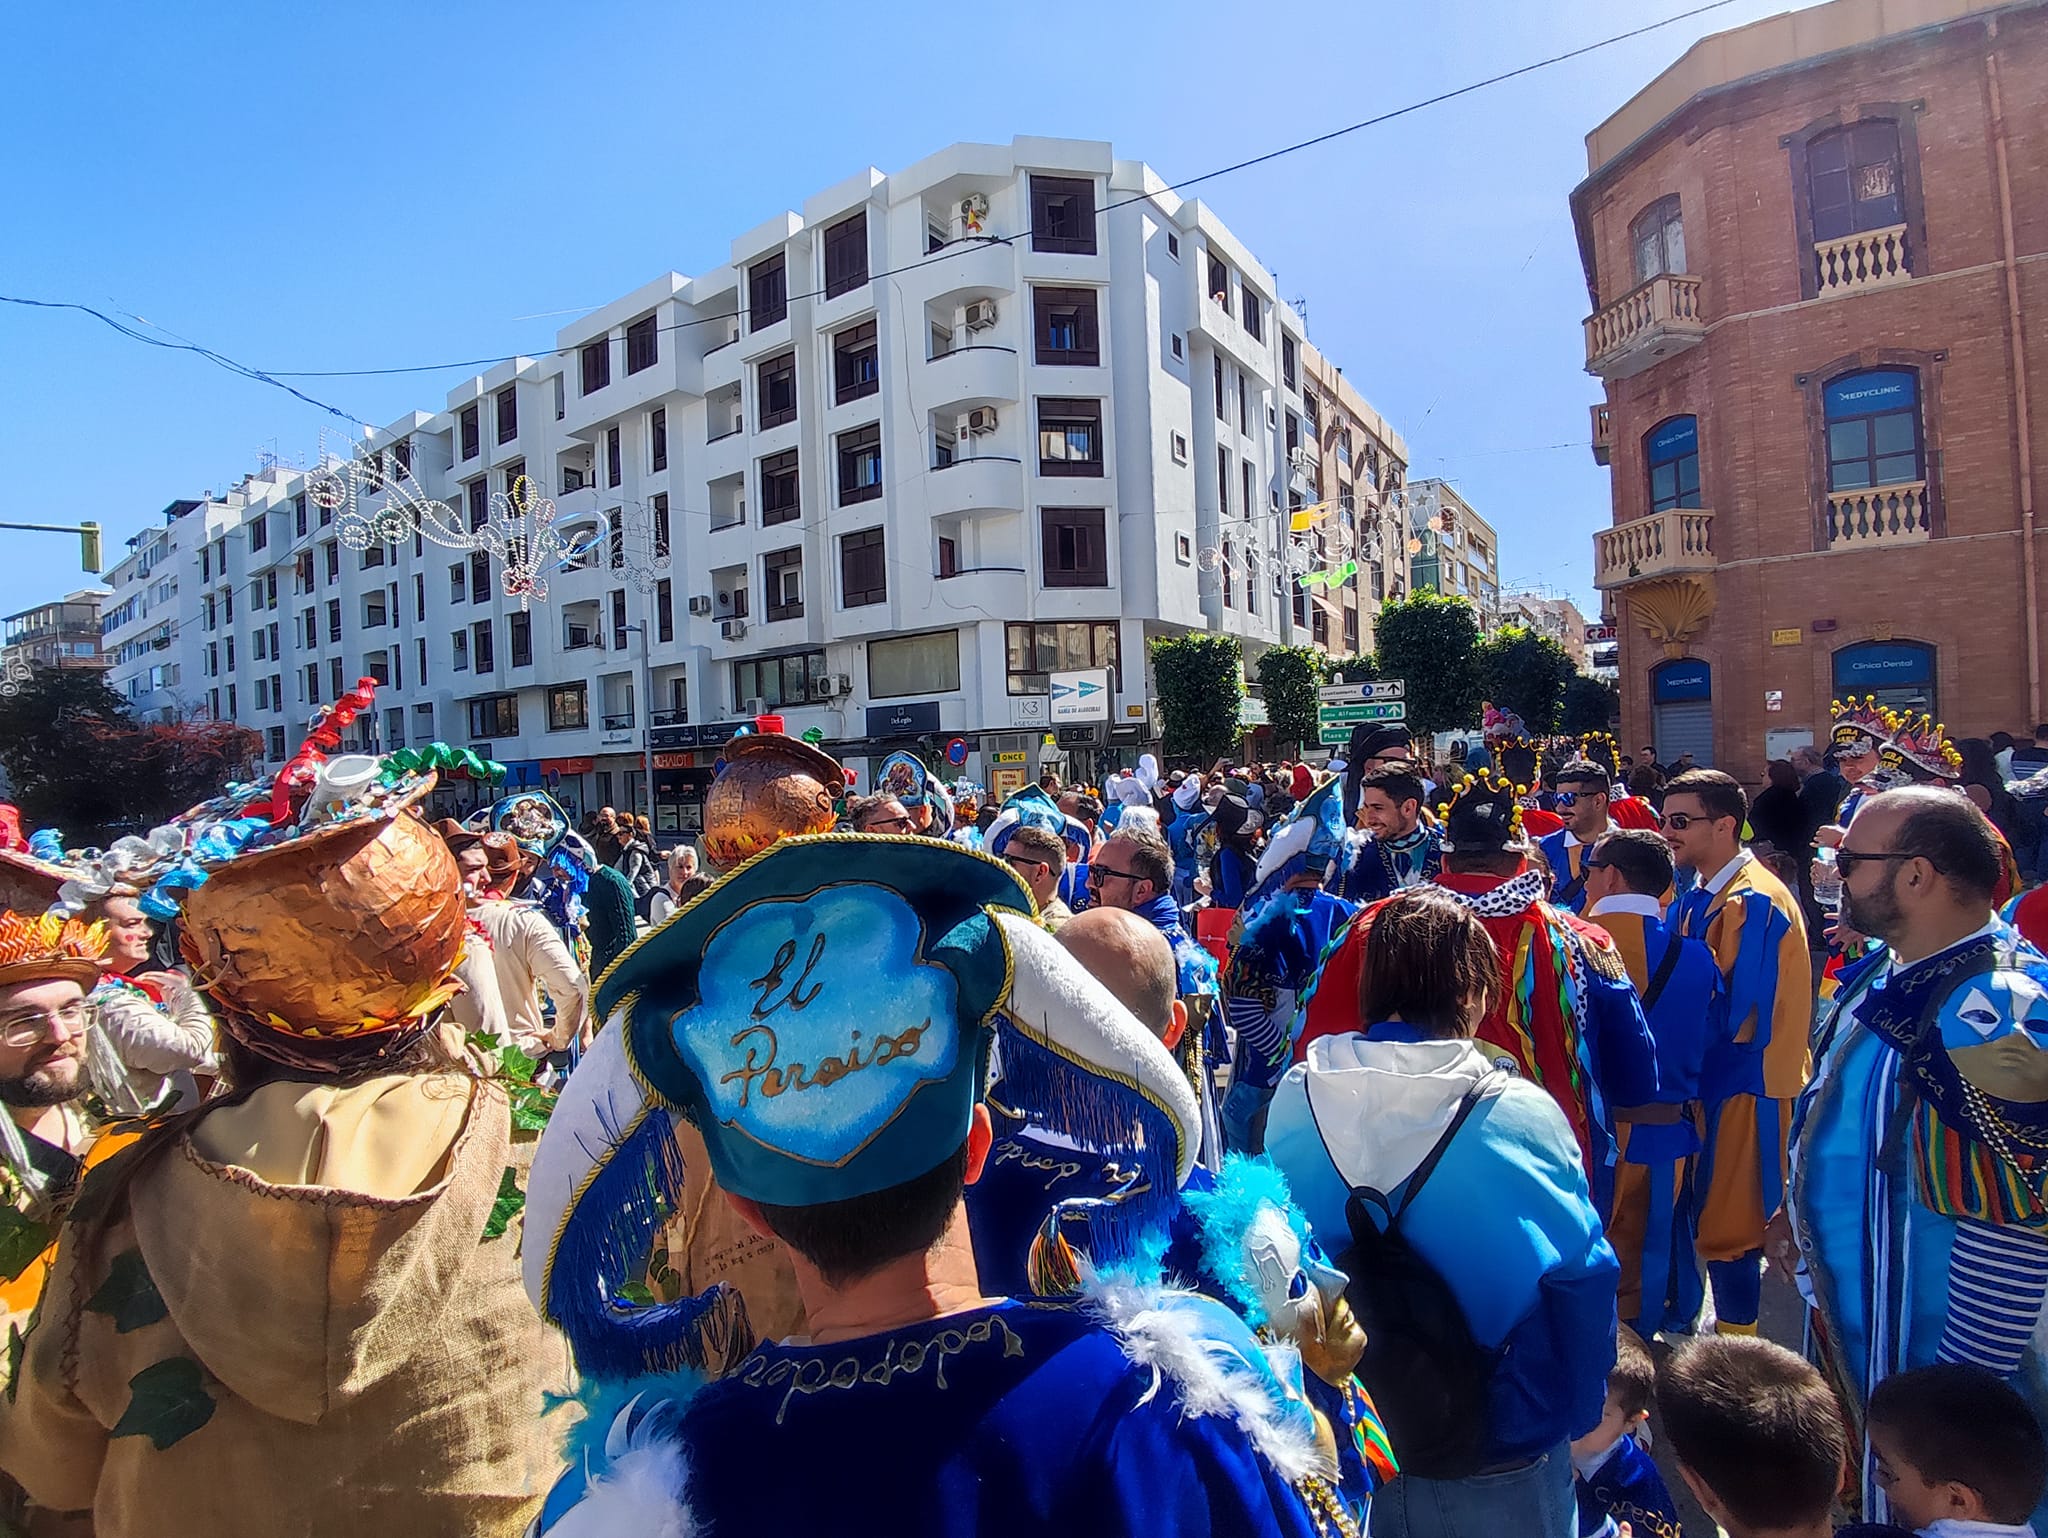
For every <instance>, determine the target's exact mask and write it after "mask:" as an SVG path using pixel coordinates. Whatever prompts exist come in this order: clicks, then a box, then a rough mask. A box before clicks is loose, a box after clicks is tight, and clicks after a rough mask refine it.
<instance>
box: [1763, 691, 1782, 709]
mask: <svg viewBox="0 0 2048 1538" xmlns="http://www.w3.org/2000/svg"><path fill="white" fill-rule="evenodd" d="M1784 708H1785V691H1784V690H1783V689H1766V690H1764V709H1766V710H1783V709H1784Z"/></svg>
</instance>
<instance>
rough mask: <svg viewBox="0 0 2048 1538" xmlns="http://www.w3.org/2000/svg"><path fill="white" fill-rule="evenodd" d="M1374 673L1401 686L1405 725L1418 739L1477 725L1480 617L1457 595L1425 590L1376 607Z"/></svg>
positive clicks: (1479, 695)
mask: <svg viewBox="0 0 2048 1538" xmlns="http://www.w3.org/2000/svg"><path fill="white" fill-rule="evenodd" d="M1378 634H1379V650H1378V651H1377V652H1376V653H1375V654H1374V657H1375V660H1376V661H1377V662H1378V664H1379V676H1380V677H1381V678H1386V679H1395V678H1398V679H1400V680H1401V681H1402V682H1403V683H1404V684H1405V685H1406V686H1407V689H1406V693H1405V695H1404V698H1405V699H1406V700H1407V703H1408V729H1409V731H1411V732H1412V733H1414V734H1415V735H1416V736H1417V737H1433V736H1435V735H1436V734H1437V733H1438V732H1452V731H1460V730H1463V729H1464V728H1467V727H1472V726H1476V725H1478V724H1479V702H1480V699H1481V698H1482V696H1481V694H1480V691H1479V670H1478V664H1477V662H1476V659H1475V657H1474V653H1475V651H1476V649H1477V647H1478V644H1479V617H1478V615H1476V614H1475V613H1474V612H1473V610H1472V605H1471V604H1469V603H1467V602H1466V601H1465V600H1464V599H1462V598H1446V597H1444V596H1443V595H1442V594H1441V593H1438V592H1436V591H1435V590H1433V589H1430V588H1424V589H1423V590H1422V591H1421V592H1419V593H1416V594H1415V595H1414V596H1413V597H1411V598H1408V599H1406V600H1404V601H1401V602H1398V603H1397V602H1389V603H1387V604H1386V605H1384V606H1383V607H1382V608H1381V609H1380V617H1379V626H1378Z"/></svg>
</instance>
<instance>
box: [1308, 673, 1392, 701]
mask: <svg viewBox="0 0 2048 1538" xmlns="http://www.w3.org/2000/svg"><path fill="white" fill-rule="evenodd" d="M1407 697H1408V685H1407V684H1406V683H1404V682H1403V681H1402V680H1400V679H1398V678H1381V679H1375V680H1374V681H1373V682H1372V683H1369V684H1325V685H1323V687H1322V688H1320V689H1318V690H1316V699H1317V700H1318V701H1319V702H1320V703H1322V704H1324V705H1362V704H1364V703H1365V702H1366V701H1368V700H1399V699H1406V698H1407Z"/></svg>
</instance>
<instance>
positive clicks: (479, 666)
mask: <svg viewBox="0 0 2048 1538" xmlns="http://www.w3.org/2000/svg"><path fill="white" fill-rule="evenodd" d="M469 632H470V643H469V652H470V658H471V660H472V662H473V663H474V665H475V667H476V670H477V671H478V672H479V673H489V672H491V671H493V670H494V669H495V668H496V667H497V665H498V658H497V646H496V633H495V627H493V625H492V624H491V622H490V621H489V620H487V619H480V620H477V621H476V622H475V623H474V624H472V625H471V626H470V627H469Z"/></svg>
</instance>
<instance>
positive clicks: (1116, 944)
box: [1053, 908, 1188, 1051]
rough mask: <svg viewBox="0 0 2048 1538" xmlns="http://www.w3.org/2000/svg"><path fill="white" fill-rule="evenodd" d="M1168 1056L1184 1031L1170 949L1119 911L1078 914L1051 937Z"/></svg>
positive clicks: (1155, 934)
mask: <svg viewBox="0 0 2048 1538" xmlns="http://www.w3.org/2000/svg"><path fill="white" fill-rule="evenodd" d="M1053 938H1054V939H1056V940H1058V941H1059V943H1060V944H1062V945H1064V946H1065V947H1066V948H1067V950H1068V951H1069V953H1071V954H1072V956H1073V958H1074V959H1075V960H1076V961H1078V962H1080V963H1081V965H1082V966H1083V967H1085V968H1087V970H1088V972H1089V974H1090V975H1091V976H1092V977H1094V979H1095V980H1096V981H1097V982H1099V983H1101V984H1102V986H1103V987H1105V988H1107V989H1108V990H1109V991H1110V993H1111V994H1113V995H1114V996H1115V997H1116V1000H1117V1002H1118V1003H1120V1004H1122V1005H1123V1007H1124V1008H1125V1009H1128V1010H1129V1011H1130V1012H1131V1013H1132V1014H1134V1015H1136V1016H1137V1017H1138V1020H1139V1023H1141V1024H1142V1025H1143V1026H1144V1027H1145V1028H1146V1029H1147V1030H1149V1031H1150V1032H1151V1033H1152V1034H1153V1035H1154V1036H1157V1037H1158V1038H1159V1039H1160V1040H1161V1041H1162V1042H1164V1043H1165V1044H1166V1048H1167V1050H1168V1051H1172V1050H1173V1048H1174V1047H1175V1046H1176V1045H1178V1044H1179V1042H1180V1038H1181V1033H1182V1032H1183V1031H1185V1030H1186V1029H1187V1024H1188V1007H1187V1005H1186V1004H1184V1003H1182V1002H1181V997H1180V978H1179V969H1178V968H1177V967H1176V966H1175V964H1174V960H1173V947H1172V946H1170V945H1168V944H1167V943H1166V936H1165V935H1163V934H1161V933H1160V932H1159V931H1158V930H1157V929H1156V928H1154V927H1153V926H1152V925H1151V924H1148V923H1147V922H1146V921H1145V920H1143V919H1141V918H1139V917H1138V915H1137V914H1135V913H1131V912H1129V911H1127V910H1126V909H1123V908H1090V909H1089V910H1088V911H1087V912H1085V913H1077V914H1075V915H1074V917H1072V918H1071V919H1069V920H1067V922H1066V923H1064V924H1062V925H1061V926H1060V927H1059V931H1058V932H1057V933H1056V934H1055V935H1054V936H1053Z"/></svg>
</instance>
